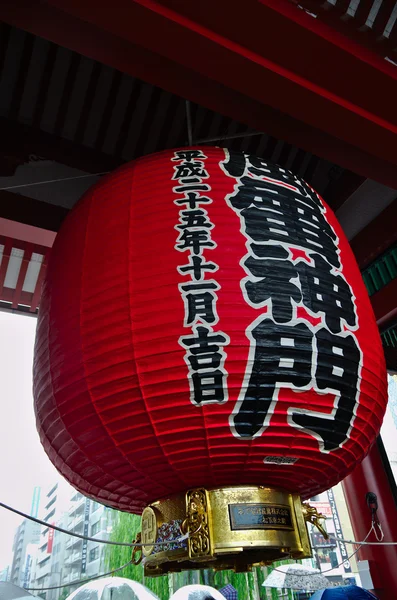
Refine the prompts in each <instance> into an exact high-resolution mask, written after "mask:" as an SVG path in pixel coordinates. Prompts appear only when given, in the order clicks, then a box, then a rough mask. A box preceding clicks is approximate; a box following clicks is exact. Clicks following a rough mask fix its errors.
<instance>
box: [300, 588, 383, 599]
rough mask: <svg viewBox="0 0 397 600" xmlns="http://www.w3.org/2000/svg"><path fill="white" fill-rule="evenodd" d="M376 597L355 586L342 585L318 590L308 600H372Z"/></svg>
mask: <svg viewBox="0 0 397 600" xmlns="http://www.w3.org/2000/svg"><path fill="white" fill-rule="evenodd" d="M374 598H375V599H377V596H374V595H373V594H371V592H368V591H367V590H363V588H361V587H358V586H357V585H344V586H342V587H337V588H332V589H331V590H319V591H318V592H316V593H315V594H314V595H313V596H312V597H311V598H310V600H373V599H374Z"/></svg>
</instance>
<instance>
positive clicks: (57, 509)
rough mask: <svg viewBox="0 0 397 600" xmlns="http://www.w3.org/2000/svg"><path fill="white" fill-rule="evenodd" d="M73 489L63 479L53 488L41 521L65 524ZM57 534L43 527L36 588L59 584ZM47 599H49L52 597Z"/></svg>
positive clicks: (62, 542)
mask: <svg viewBox="0 0 397 600" xmlns="http://www.w3.org/2000/svg"><path fill="white" fill-rule="evenodd" d="M72 489H73V488H71V487H70V486H69V485H68V484H67V483H66V481H64V480H61V479H59V481H58V482H57V483H55V485H53V486H52V487H51V489H50V490H49V491H48V493H47V494H46V496H45V498H44V499H43V502H44V503H45V505H44V507H43V508H42V510H41V519H42V520H43V521H45V522H46V523H51V524H54V525H58V524H59V523H61V522H62V523H63V522H64V517H65V514H67V511H68V508H69V504H70V495H71V490H72ZM55 533H56V532H54V530H53V529H50V528H49V527H41V531H40V543H39V549H38V555H37V567H36V573H35V586H34V587H39V588H47V587H51V586H52V585H58V584H59V583H58V580H57V577H56V571H55V570H54V568H53V566H54V556H56V555H57V552H56V550H55V546H56V544H57V543H58V535H57V536H56V537H55V535H54V534H55ZM61 535H62V536H63V537H65V535H64V534H59V536H61ZM59 543H60V544H61V545H62V544H65V543H66V541H64V540H62V539H60V540H59ZM40 595H42V594H40ZM45 597H46V598H47V597H48V598H49V597H50V596H45Z"/></svg>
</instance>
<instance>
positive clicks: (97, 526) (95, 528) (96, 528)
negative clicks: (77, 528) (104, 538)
mask: <svg viewBox="0 0 397 600" xmlns="http://www.w3.org/2000/svg"><path fill="white" fill-rule="evenodd" d="M100 529H101V525H100V521H97V522H96V523H94V524H93V525H91V535H95V534H96V533H98V531H100Z"/></svg>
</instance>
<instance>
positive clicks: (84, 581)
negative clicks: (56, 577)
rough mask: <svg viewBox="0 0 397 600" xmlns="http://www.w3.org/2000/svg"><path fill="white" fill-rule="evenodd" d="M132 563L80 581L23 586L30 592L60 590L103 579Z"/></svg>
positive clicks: (129, 562)
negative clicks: (39, 586) (37, 586)
mask: <svg viewBox="0 0 397 600" xmlns="http://www.w3.org/2000/svg"><path fill="white" fill-rule="evenodd" d="M130 564H132V563H131V561H128V563H125V565H123V566H122V567H118V568H117V569H112V570H111V571H108V572H107V573H102V574H101V575H95V577H89V579H80V580H79V581H73V582H71V583H65V584H64V585H53V586H52V587H48V588H23V589H24V590H26V591H28V592H46V591H47V590H59V589H61V588H65V587H72V586H73V585H78V584H79V583H88V582H89V581H94V580H95V579H101V577H106V576H107V575H112V574H113V573H117V572H118V571H122V570H123V569H125V568H126V567H128V565H130Z"/></svg>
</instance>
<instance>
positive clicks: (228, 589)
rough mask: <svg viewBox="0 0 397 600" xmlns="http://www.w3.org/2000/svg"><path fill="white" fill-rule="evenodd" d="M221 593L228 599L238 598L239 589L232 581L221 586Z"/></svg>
mask: <svg viewBox="0 0 397 600" xmlns="http://www.w3.org/2000/svg"><path fill="white" fill-rule="evenodd" d="M219 591H220V593H221V594H222V595H223V596H225V598H226V600H238V595H237V590H236V588H234V587H233V586H232V585H230V583H228V584H227V585H225V587H223V588H221V589H220V590H219Z"/></svg>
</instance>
